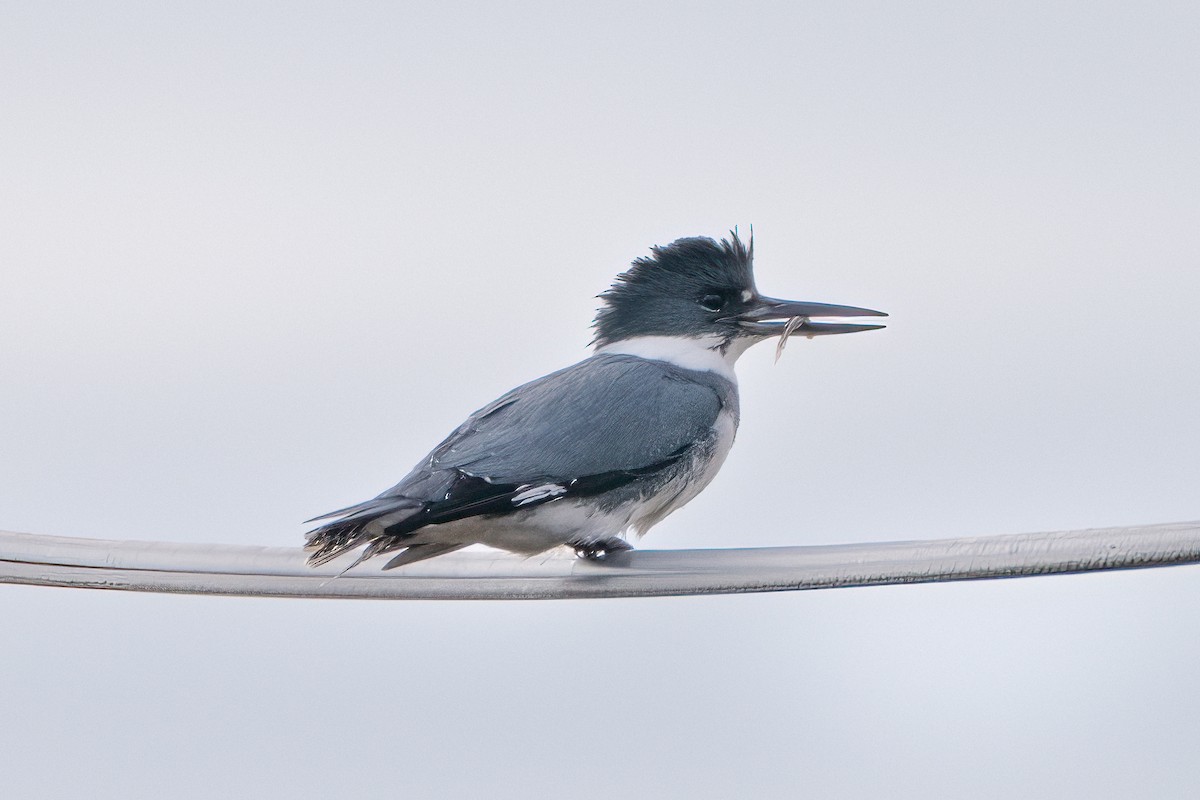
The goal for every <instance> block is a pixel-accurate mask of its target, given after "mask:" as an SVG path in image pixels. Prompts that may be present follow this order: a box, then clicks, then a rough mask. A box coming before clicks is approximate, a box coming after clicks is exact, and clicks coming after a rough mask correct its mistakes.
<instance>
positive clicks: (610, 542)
mask: <svg viewBox="0 0 1200 800" xmlns="http://www.w3.org/2000/svg"><path fill="white" fill-rule="evenodd" d="M571 547H573V548H575V555H576V557H578V558H586V559H587V560H588V561H603V560H604V559H606V558H608V557H609V556H610V555H612V554H613V553H623V552H625V551H626V550H632V549H633V545H631V544H630V543H629V542H627V541H625V540H624V539H622V538H620V537H618V536H610V537H608V538H606V539H597V540H595V541H591V542H573V543H572V544H571Z"/></svg>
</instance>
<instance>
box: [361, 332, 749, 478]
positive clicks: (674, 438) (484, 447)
mask: <svg viewBox="0 0 1200 800" xmlns="http://www.w3.org/2000/svg"><path fill="white" fill-rule="evenodd" d="M723 407H724V408H728V409H729V410H730V411H731V412H732V413H733V414H734V417H735V424H736V417H737V413H738V410H737V391H736V388H735V387H734V386H733V384H732V383H730V382H729V381H728V380H726V379H724V378H722V377H720V376H718V375H715V374H713V373H711V372H696V371H693V370H686V369H683V368H680V367H676V366H674V365H671V364H668V363H666V362H662V361H650V360H646V359H642V358H637V357H635V356H625V355H609V354H600V355H595V356H592V357H591V358H588V359H586V360H584V361H581V362H579V363H578V364H574V365H572V366H570V367H567V368H565V369H562V370H559V371H558V372H553V373H551V374H549V375H546V376H545V377H542V378H538V379H537V380H535V381H532V382H530V383H527V384H525V385H523V386H519V387H517V388H516V389H513V390H512V391H510V392H508V393H507V394H505V395H504V396H503V397H501V398H499V399H498V400H496V401H495V402H493V403H491V404H490V405H488V406H485V407H484V408H482V409H480V410H479V411H476V412H475V413H474V414H472V415H471V416H470V417H469V418H468V419H467V421H466V422H464V423H463V424H462V425H460V426H459V428H458V429H457V430H456V431H455V432H454V433H452V434H451V435H450V436H449V437H447V438H446V440H445V441H443V442H442V443H441V444H440V445H438V446H437V447H436V448H435V449H434V450H433V452H432V453H430V454H429V456H428V457H427V458H426V459H424V460H423V461H422V463H420V464H419V465H418V466H417V468H416V469H414V470H413V471H412V473H410V474H409V475H408V476H407V477H406V478H405V479H404V480H403V481H401V482H400V483H399V484H398V485H397V486H395V487H393V488H392V489H390V490H388V491H387V492H385V493H384V495H385V496H386V495H396V494H408V493H409V492H408V491H406V489H417V488H418V486H419V485H420V484H423V483H426V481H428V479H430V478H432V477H433V475H431V473H438V472H442V471H446V470H457V471H459V472H462V473H466V474H468V475H472V476H476V477H481V478H485V479H487V480H488V481H489V482H492V483H500V484H526V483H531V482H536V481H542V480H547V481H569V480H572V479H575V478H579V477H582V476H588V475H597V474H601V473H608V472H614V471H620V470H636V469H639V468H644V467H648V466H650V465H652V464H656V463H659V462H662V461H664V460H666V459H668V458H670V457H672V456H675V455H678V454H679V452H680V451H681V450H684V449H686V448H687V447H689V446H690V445H692V444H694V443H696V442H698V441H700V440H702V439H705V438H707V437H708V436H709V435H710V431H711V430H712V427H713V424H714V423H715V422H716V419H717V415H718V414H719V413H720V412H721V409H722V408H723Z"/></svg>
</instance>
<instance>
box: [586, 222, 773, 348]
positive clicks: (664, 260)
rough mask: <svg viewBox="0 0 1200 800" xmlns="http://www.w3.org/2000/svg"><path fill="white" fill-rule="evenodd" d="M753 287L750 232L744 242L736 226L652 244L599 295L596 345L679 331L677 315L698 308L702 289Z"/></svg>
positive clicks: (687, 314)
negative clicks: (719, 235)
mask: <svg viewBox="0 0 1200 800" xmlns="http://www.w3.org/2000/svg"><path fill="white" fill-rule="evenodd" d="M746 290H749V291H752V292H753V291H755V288H754V237H753V234H751V237H750V242H749V244H748V245H747V244H746V243H744V242H742V240H741V238H740V237H739V236H738V234H737V231H736V230H735V231H730V234H729V238H728V239H722V240H721V241H720V242H718V241H715V240H714V239H711V238H709V237H707V236H691V237H687V238H684V239H676V240H675V241H674V242H671V243H670V244H668V245H659V246H656V247H652V248H650V255H649V256H643V257H641V258H638V259H636V260H635V261H634V262H633V264H632V265H631V266H630V268H629V269H628V270H626V271H625V272H622V273H621V274H620V275H618V276H617V278H616V280H615V281H614V282H613V285H612V287H611V288H609V289H608V291H606V292H604V293H603V294H601V295H600V299H601V300H603V301H604V305H603V306H602V307H601V308H600V310H599V311H598V312H597V313H596V321H595V322H594V323H593V327H595V329H596V338H595V341H594V342H593V343H594V344H596V345H601V346H602V345H605V344H608V343H610V342H615V341H619V340H621V339H626V338H630V337H633V336H654V335H671V334H675V333H678V330H679V327H678V326H679V321H680V320H681V319H686V318H687V317H690V316H694V315H695V314H696V310H695V304H696V302H697V301H698V300H700V299H701V298H703V297H704V296H706V295H711V294H720V295H739V294H740V293H741V292H744V291H746Z"/></svg>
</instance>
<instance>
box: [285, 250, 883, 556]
mask: <svg viewBox="0 0 1200 800" xmlns="http://www.w3.org/2000/svg"><path fill="white" fill-rule="evenodd" d="M753 263H754V241H753V237H751V241H750V244H749V246H746V245H745V244H743V242H742V240H741V239H740V238H738V235H737V232H736V231H734V232H732V234H731V236H730V238H728V239H724V240H722V241H720V242H717V241H714V240H713V239H710V238H707V237H694V238H686V239H679V240H677V241H675V242H672V243H671V244H669V245H665V246H660V247H654V248H652V249H651V251H650V255H649V256H647V257H643V258H639V259H637V260H635V261H634V262H633V264H632V265H631V267H630V268H629V269H628V270H627V271H626V272H624V273H622V274H620V275H618V276H617V279H616V281H615V282H614V283H613V285H612V287H611V288H610V289H608V290H607V291H606V292H604V293H603V294H601V295H600V299H601V300H602V301H603V307H602V308H601V309H600V310H599V312H598V313H597V315H596V320H595V323H594V327H595V333H596V335H595V339H594V341H593V342H592V344H593V345H595V351H594V352H593V354H592V355H591V356H590V357H588V358H585V359H584V360H583V361H580V362H579V363H578V364H574V365H573V366H570V367H567V368H565V369H561V370H559V371H558V372H552V373H550V374H549V375H546V376H545V377H542V378H538V379H537V380H534V381H531V382H529V383H526V384H525V385H523V386H518V387H517V388H516V389H513V390H512V391H510V392H509V393H508V394H505V395H504V396H503V397H500V398H499V399H498V400H496V401H494V402H492V403H491V404H489V405H486V406H484V407H483V408H481V409H479V410H478V411H476V412H475V413H474V414H472V415H471V416H470V417H468V418H467V421H466V422H464V423H463V424H462V425H460V426H459V427H458V429H457V430H455V431H454V432H453V433H451V434H450V435H449V436H448V437H447V438H446V439H445V440H444V441H443V442H442V443H441V444H439V445H438V446H437V447H435V448H434V450H433V452H431V453H430V454H429V455H428V456H426V457H425V458H424V459H422V460H421V462H420V463H418V464H417V466H416V467H415V468H414V469H413V470H412V472H410V473H408V475H407V476H405V478H404V479H403V480H402V481H400V483H398V484H396V485H395V486H393V487H392V488H391V489H388V490H387V491H386V492H384V493H383V494H381V495H379V496H378V497H375V498H373V499H371V500H367V501H366V502H364V503H359V504H358V505H354V506H350V507H349V508H343V509H341V510H340V511H334V512H332V513H329V514H325V515H323V516H320V517H316V518H315V519H312V520H309V522H316V521H319V520H332V521H330V522H326V523H325V524H323V525H321V526H320V527H318V528H316V529H314V530H312V531H310V532H309V533H308V534H307V546H306V548H305V549H306V550H307V551H308V552H309V556H308V563H309V564H310V565H312V566H317V565H319V564H324V563H325V562H327V561H331V560H332V559H334V558H337V557H338V556H340V555H342V554H343V553H348V552H351V551H353V550H356V549H358V548H359V547H364V549H363V551H362V553H361V554H360V556H359V558H358V560H357V561H355V562H354V563H353V564H352V565H351V566H354V565H356V564H358V563H361V562H362V561H364V560H366V559H368V558H371V557H373V556H380V555H385V554H388V553H396V552H397V551H399V552H398V554H397V555H395V556H393V557H392V558H391V559H390V560H389V561H388V562H387V563H386V564H385V565H384V567H383V568H384V569H391V568H393V567H398V566H401V565H403V564H411V563H413V562H415V561H421V560H423V559H426V558H431V557H433V556H438V555H442V554H444V553H450V552H453V551H455V550H459V549H461V548H463V547H467V546H468V545H472V544H485V545H490V546H492V547H497V548H500V549H503V550H508V551H511V552H514V553H520V554H524V555H533V554H536V553H540V552H543V551H546V550H549V549H551V548H554V547H559V546H562V545H566V546H568V547H572V548H574V549H575V552H576V554H577V555H579V556H581V557H586V558H594V559H598V558H604V557H605V556H606V555H608V554H609V553H613V552H616V551H620V550H628V549H630V545H629V544H628V543H627V542H626V541H625V539H624V538H623V535H624V534H625V533H626V532H628V531H631V530H632V531H635V532H637V533H638V534H643V533H645V532H646V531H647V530H648V529H649V528H650V527H651V526H653V525H654V524H656V523H657V522H659V521H661V520H662V519H663V518H664V517H666V516H667V515H668V514H670V513H671V512H672V511H675V510H676V509H678V508H681V507H682V506H683V505H684V504H685V503H687V502H688V501H689V500H691V499H692V498H693V497H695V496H696V495H697V494H699V492H700V491H701V490H702V489H703V488H704V487H705V486H707V485H708V484H709V482H710V481H711V480H712V479H713V477H714V476H715V475H716V474H717V470H719V469H720V468H721V464H722V462H724V460H725V456H726V455H727V454H728V453H729V448H730V446H731V445H732V444H733V437H734V434H735V432H736V431H737V426H738V389H737V378H736V376H735V375H734V372H733V366H734V363H735V362H736V361H737V359H738V357H739V356H741V354H742V353H744V352H745V351H746V349H747V348H748V347H750V346H751V345H753V344H755V343H757V342H761V341H764V340H766V339H770V338H772V337H780V339H779V344H780V346H781V347H782V345H783V343H784V342H785V341H786V340H787V337H789V336H806V337H811V336H824V335H827V334H834V333H853V332H855V331H867V330H875V329H877V328H882V327H883V326H882V325H864V324H854V323H848V322H814V321H812V319H811V318H812V317H823V318H844V317H863V316H871V317H883V316H887V315H886V314H884V313H883V312H880V311H872V310H870V309H866V308H855V307H854V306H838V305H828V304H825V303H806V302H793V301H788V300H776V299H773V298H770V297H763V296H762V295H760V294H759V293H758V290H757V289H756V288H755V285H754V274H753Z"/></svg>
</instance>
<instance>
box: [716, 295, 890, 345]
mask: <svg viewBox="0 0 1200 800" xmlns="http://www.w3.org/2000/svg"><path fill="white" fill-rule="evenodd" d="M886 316H887V314H885V313H883V312H882V311H872V310H871V309H869V308H858V307H856V306H835V305H830V304H829V303H805V302H797V301H795V300H776V299H775V298H774V297H760V298H758V300H757V301H756V302H755V304H754V306H753V307H752V308H751V309H749V310H748V311H746V312H745V313H743V314H739V315H738V317H737V321H738V325H740V326H741V328H742V330H744V331H746V332H747V333H749V334H753V335H756V336H778V335H779V334H781V333H783V331H784V330H785V329H787V330H788V333H789V335H791V336H828V335H829V334H832V333H857V332H858V331H875V330H879V329H880V328H882V327H884V326H883V325H862V324H858V323H853V322H813V321H812V317H833V318H838V317H886ZM796 317H799V318H800V322H799V323H791V320H792V319H793V318H796ZM789 323H791V324H789Z"/></svg>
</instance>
